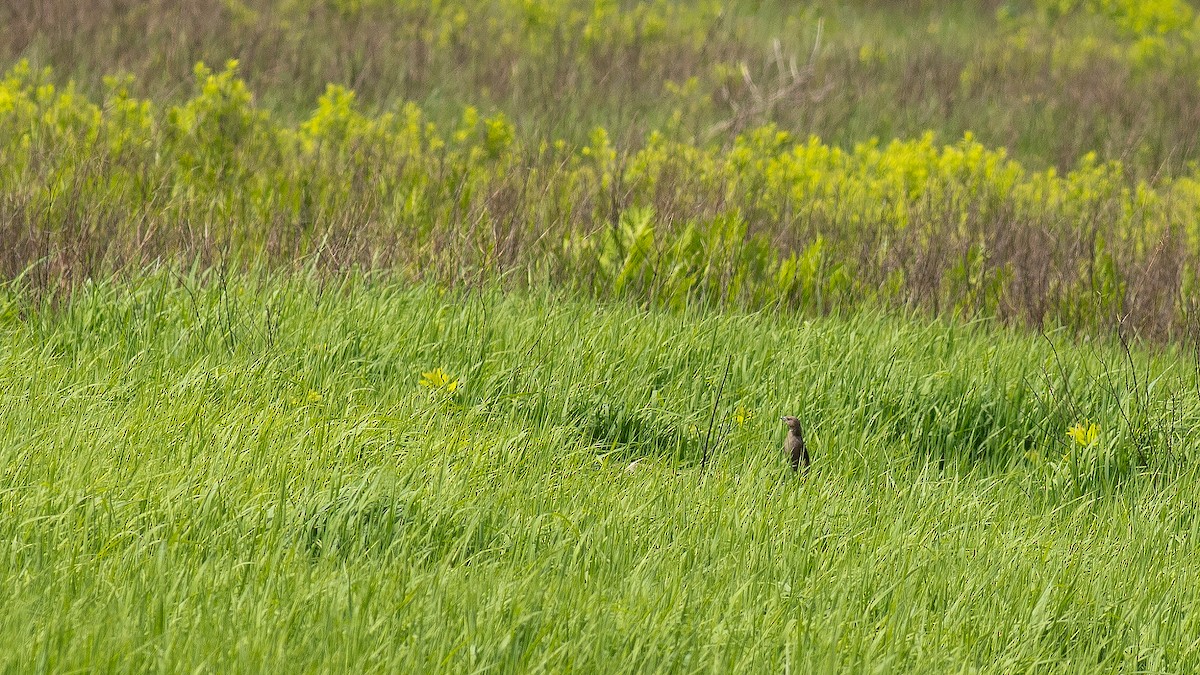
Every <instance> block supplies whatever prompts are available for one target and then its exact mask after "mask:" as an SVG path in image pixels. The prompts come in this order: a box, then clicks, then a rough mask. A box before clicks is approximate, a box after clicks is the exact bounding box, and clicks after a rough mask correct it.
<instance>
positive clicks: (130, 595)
mask: <svg viewBox="0 0 1200 675" xmlns="http://www.w3.org/2000/svg"><path fill="white" fill-rule="evenodd" d="M202 281H203V280H199V279H195V278H187V277H180V276H175V275H168V274H157V275H151V276H149V277H146V278H143V279H142V280H140V281H138V282H137V283H133V284H129V283H119V284H103V283H100V284H95V285H90V286H88V287H87V288H85V289H82V290H81V291H80V292H78V293H76V294H75V295H74V296H73V298H72V300H71V301H70V302H69V303H68V304H67V305H65V306H63V307H61V308H60V309H59V310H57V311H43V310H41V308H38V307H33V308H31V307H30V306H29V305H28V302H29V300H28V299H27V298H22V297H20V296H16V297H14V296H12V295H10V296H8V297H6V298H5V303H4V312H3V313H2V314H0V316H2V317H3V324H2V331H3V337H4V341H5V344H6V350H5V351H4V356H3V358H2V360H0V391H2V392H3V411H4V412H3V416H2V418H0V419H2V423H0V448H3V450H2V453H0V458H2V462H0V465H2V466H4V467H5V468H4V474H3V475H4V484H5V490H4V493H3V504H4V507H3V508H4V512H5V514H6V516H5V518H4V520H3V524H2V525H0V528H2V529H3V540H4V541H5V542H7V545H6V546H5V552H4V557H3V567H4V569H5V584H4V585H3V590H2V591H0V593H3V596H4V597H3V605H4V607H5V608H6V612H5V613H4V616H3V618H0V642H3V643H4V644H7V645H10V649H6V650H5V652H4V653H5V656H4V657H3V666H4V668H5V669H6V670H13V671H22V672H29V671H36V670H43V671H52V672H64V671H72V670H79V669H97V668H98V669H101V670H114V671H147V670H153V671H167V672H174V671H180V670H195V669H200V670H213V671H225V670H254V671H259V670H262V671H266V670H273V669H283V670H287V671H329V670H335V671H342V672H351V671H353V672H361V671H405V672H416V671H421V672H435V671H446V672H467V671H472V672H473V671H481V670H495V669H498V670H502V671H510V672H513V671H515V672H523V671H529V670H536V671H549V672H563V671H566V670H579V671H604V672H612V671H622V672H629V671H639V672H647V671H681V670H682V671H695V670H717V671H728V670H745V671H757V672H787V671H791V672H813V671H822V670H854V671H860V670H883V671H892V670H923V671H931V672H933V671H936V672H944V671H947V670H951V671H959V670H978V671H981V672H1014V671H1024V670H1041V669H1047V668H1049V669H1052V670H1057V669H1064V670H1079V671H1089V672H1096V671H1097V670H1126V671H1138V672H1163V671H1176V672H1183V671H1188V670H1191V669H1193V668H1194V667H1195V666H1196V665H1197V663H1198V661H1200V645H1198V644H1197V643H1196V641H1195V639H1194V636H1195V634H1196V631H1197V630H1198V629H1200V626H1198V625H1197V621H1198V618H1197V614H1196V612H1195V609H1194V608H1195V606H1196V601H1197V599H1198V598H1197V595H1198V593H1200V586H1198V583H1200V577H1198V576H1197V565H1196V557H1195V547H1194V545H1193V544H1192V543H1191V542H1192V541H1193V537H1194V536H1195V535H1196V529H1197V527H1200V518H1197V517H1196V503H1197V497H1198V496H1200V495H1197V482H1196V479H1197V476H1196V471H1195V457H1194V449H1193V448H1194V445H1195V440H1196V438H1195V436H1196V432H1195V429H1196V417H1197V416H1198V415H1200V406H1198V405H1197V403H1196V397H1195V395H1194V387H1195V386H1196V384H1197V382H1198V380H1197V377H1196V374H1195V372H1194V371H1191V370H1188V369H1186V368H1181V367H1180V365H1179V363H1180V359H1179V358H1178V355H1177V354H1163V355H1161V356H1159V357H1155V358H1148V357H1144V356H1138V357H1136V358H1135V359H1134V360H1133V361H1132V362H1127V361H1126V357H1125V355H1124V354H1123V353H1122V352H1121V350H1119V349H1113V348H1103V347H1093V348H1091V349H1083V348H1074V347H1071V346H1070V345H1069V343H1064V341H1063V340H1062V338H1061V336H1060V337H1055V338H1053V339H1052V340H1051V341H1047V340H1045V339H1044V338H1041V337H1032V336H1031V337H1024V338H1013V337H1011V336H1006V335H1005V334H1002V333H1001V334H997V333H996V332H995V330H994V329H989V328H987V327H981V326H964V325H957V324H955V323H929V322H921V321H912V320H907V319H902V318H894V317H886V316H883V315H879V314H863V315H857V316H847V317H842V318H828V319H823V320H819V321H804V320H801V319H799V318H798V317H796V316H795V315H793V314H788V313H778V314H772V313H756V314H739V313H719V314H713V313H709V312H689V313H683V314H680V313H675V312H647V311H644V310H638V309H636V308H631V307H628V306H626V305H624V304H617V305H612V306H597V305H596V304H594V303H592V302H583V301H578V300H573V299H570V298H565V297H563V296H561V295H556V294H543V293H535V294H532V295H519V296H515V295H512V294H509V293H505V292H502V291H500V290H498V289H495V288H479V289H475V290H472V291H467V292H460V293H448V292H446V291H444V290H441V289H437V288H434V287H416V288H414V287H411V286H409V285H407V284H401V285H396V284H388V283H382V282H379V281H378V280H375V281H371V280H365V279H352V280H344V281H341V282H337V283H331V284H320V283H316V282H312V281H306V280H303V279H297V278H296V277H288V278H286V279H270V278H268V279H265V280H264V279H263V278H261V277H247V278H231V279H229V280H228V281H227V282H219V283H218V282H212V283H202ZM23 317H28V318H23ZM1056 351H1057V353H1058V356H1057V357H1056V356H1055V352H1056ZM1060 368H1061V370H1060ZM1135 376H1136V377H1137V378H1138V379H1137V383H1138V384H1135V383H1134V377H1135ZM1149 382H1153V384H1149ZM1139 387H1145V388H1146V390H1148V393H1147V391H1145V390H1141V389H1139ZM1139 392H1140V393H1139ZM1167 392H1174V396H1172V395H1171V394H1169V393H1167ZM1139 400H1141V401H1143V403H1138V401H1139ZM1173 401H1174V402H1173ZM781 411H782V412H790V413H795V414H798V415H801V416H803V418H804V419H805V421H806V422H807V424H808V443H809V445H810V447H811V448H812V450H813V453H814V456H815V463H814V465H813V467H812V469H811V471H810V472H809V473H807V474H806V475H804V476H797V475H795V474H793V473H792V472H791V471H790V469H789V468H788V467H787V464H786V461H785V460H784V458H783V456H782V454H781V452H780V450H779V446H780V444H781V438H782V437H781V434H780V424H779V421H778V414H779V413H780V412H781ZM1126 415H1133V417H1132V418H1131V421H1132V424H1127V423H1126V417H1125V416H1126ZM1139 415H1140V418H1139ZM1088 422H1092V423H1095V424H1097V425H1098V427H1099V437H1098V438H1095V439H1087V438H1079V439H1073V438H1071V437H1068V436H1067V435H1066V433H1065V432H1066V431H1067V430H1068V429H1069V428H1071V427H1072V426H1075V425H1077V424H1080V423H1083V424H1085V425H1086V424H1087V423H1088ZM1146 434H1150V435H1151V436H1152V439H1150V440H1151V441H1152V444H1151V445H1150V446H1143V442H1144V441H1146V440H1147V437H1146ZM1085 442H1086V443H1087V445H1085V444H1084V443H1085ZM1147 448H1149V449H1147ZM1167 448H1174V450H1173V451H1172V452H1170V453H1168V452H1167V451H1166V449H1167ZM1143 450H1146V452H1147V453H1148V454H1146V455H1145V456H1139V455H1140V454H1141V453H1142V451H1143Z"/></svg>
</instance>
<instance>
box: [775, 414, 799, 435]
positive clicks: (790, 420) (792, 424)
mask: <svg viewBox="0 0 1200 675" xmlns="http://www.w3.org/2000/svg"><path fill="white" fill-rule="evenodd" d="M779 421H781V422H783V423H784V424H786V425H787V427H788V428H789V429H791V430H792V431H799V430H800V420H798V419H796V418H795V417H792V416H791V415H784V416H783V417H780V418H779Z"/></svg>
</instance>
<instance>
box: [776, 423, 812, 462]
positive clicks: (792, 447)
mask: <svg viewBox="0 0 1200 675" xmlns="http://www.w3.org/2000/svg"><path fill="white" fill-rule="evenodd" d="M781 419H782V421H783V423H784V424H786V425H787V428H788V435H787V440H786V441H784V444H783V450H784V452H786V453H788V454H789V455H791V457H792V471H799V470H800V466H801V465H804V468H805V469H808V465H809V464H811V463H812V460H810V459H809V457H808V448H806V447H804V430H803V429H801V428H800V420H798V419H796V418H795V417H792V416H791V415H784V416H783V417H782V418H781Z"/></svg>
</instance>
